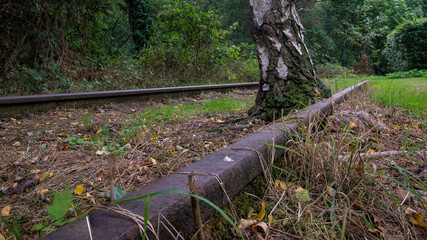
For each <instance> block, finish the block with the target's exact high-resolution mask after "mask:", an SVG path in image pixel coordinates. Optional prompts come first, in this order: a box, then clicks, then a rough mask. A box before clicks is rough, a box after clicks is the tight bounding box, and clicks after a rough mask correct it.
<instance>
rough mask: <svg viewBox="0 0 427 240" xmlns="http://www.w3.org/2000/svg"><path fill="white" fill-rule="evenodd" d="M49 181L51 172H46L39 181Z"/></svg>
mask: <svg viewBox="0 0 427 240" xmlns="http://www.w3.org/2000/svg"><path fill="white" fill-rule="evenodd" d="M47 179H49V172H44V173H43V174H42V175H41V176H40V178H39V181H40V183H42V182H44V181H46V180H47Z"/></svg>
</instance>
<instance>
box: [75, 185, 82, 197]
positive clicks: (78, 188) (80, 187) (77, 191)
mask: <svg viewBox="0 0 427 240" xmlns="http://www.w3.org/2000/svg"><path fill="white" fill-rule="evenodd" d="M83 190H84V187H83V185H81V184H79V185H77V187H76V189H75V190H74V193H75V194H77V195H79V196H80V195H81V194H82V193H83Z"/></svg>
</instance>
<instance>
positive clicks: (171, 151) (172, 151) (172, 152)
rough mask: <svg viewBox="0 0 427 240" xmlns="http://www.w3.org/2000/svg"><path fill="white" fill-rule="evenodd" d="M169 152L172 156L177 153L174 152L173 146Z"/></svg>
mask: <svg viewBox="0 0 427 240" xmlns="http://www.w3.org/2000/svg"><path fill="white" fill-rule="evenodd" d="M169 152H170V153H171V154H175V153H176V152H175V151H174V150H173V147H172V146H170V147H169Z"/></svg>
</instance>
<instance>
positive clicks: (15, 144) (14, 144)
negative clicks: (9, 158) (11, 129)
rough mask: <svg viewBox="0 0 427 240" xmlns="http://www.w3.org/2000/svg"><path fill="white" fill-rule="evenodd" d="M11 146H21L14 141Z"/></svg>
mask: <svg viewBox="0 0 427 240" xmlns="http://www.w3.org/2000/svg"><path fill="white" fill-rule="evenodd" d="M12 146H14V147H20V146H21V143H20V142H14V143H13V144H12Z"/></svg>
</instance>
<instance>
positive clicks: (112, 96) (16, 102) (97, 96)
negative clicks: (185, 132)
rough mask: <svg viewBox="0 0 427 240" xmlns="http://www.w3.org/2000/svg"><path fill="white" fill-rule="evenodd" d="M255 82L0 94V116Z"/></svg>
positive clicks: (225, 88) (180, 94) (252, 85)
mask: <svg viewBox="0 0 427 240" xmlns="http://www.w3.org/2000/svg"><path fill="white" fill-rule="evenodd" d="M258 85H259V83H258V82H250V83H231V84H219V85H200V86H187V87H168V88H149V89H135V90H119V91H102V92H83V93H63V94H48V95H32V96H31V95H30V96H12V97H0V117H7V116H13V115H15V114H20V113H28V112H39V111H48V110H51V109H55V108H57V107H67V106H68V107H87V106H93V105H102V104H105V103H110V102H127V101H144V100H150V99H162V98H178V97H184V96H193V95H197V94H200V93H201V92H207V91H228V90H232V89H247V88H256V87H258Z"/></svg>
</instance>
